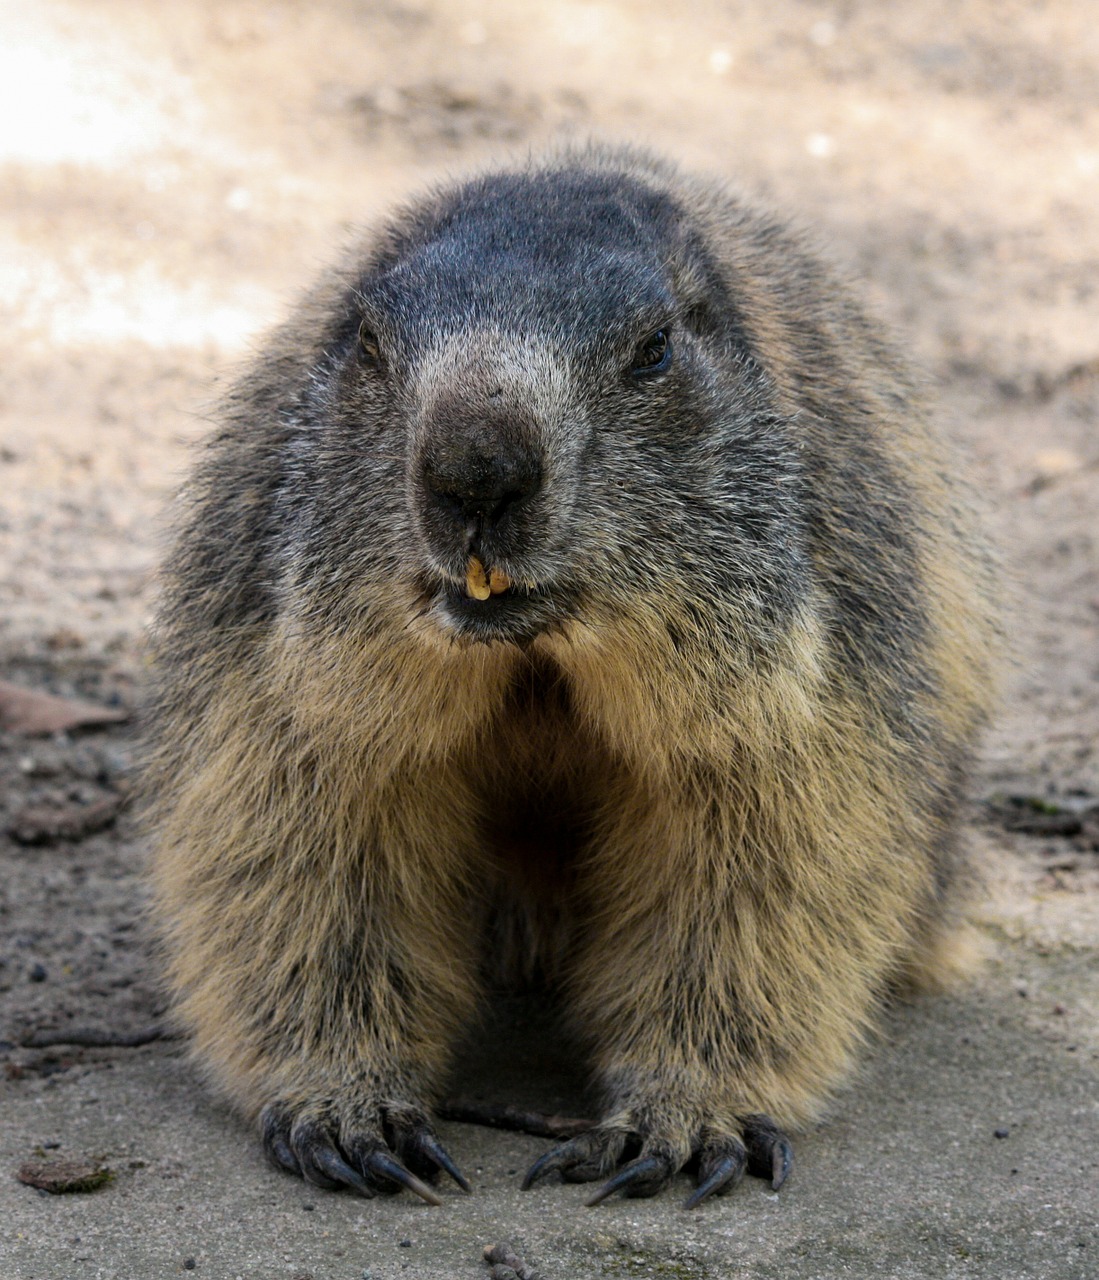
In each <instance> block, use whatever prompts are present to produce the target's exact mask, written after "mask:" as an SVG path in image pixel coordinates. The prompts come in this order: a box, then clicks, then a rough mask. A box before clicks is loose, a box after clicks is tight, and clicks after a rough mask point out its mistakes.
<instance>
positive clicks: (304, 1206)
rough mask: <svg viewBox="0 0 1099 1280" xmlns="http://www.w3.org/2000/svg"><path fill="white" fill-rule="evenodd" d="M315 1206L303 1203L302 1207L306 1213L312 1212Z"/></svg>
mask: <svg viewBox="0 0 1099 1280" xmlns="http://www.w3.org/2000/svg"><path fill="white" fill-rule="evenodd" d="M316 1207H317V1206H316V1205H315V1204H303V1205H302V1208H303V1209H304V1210H305V1212H306V1213H312V1212H313V1210H314V1209H315V1208H316Z"/></svg>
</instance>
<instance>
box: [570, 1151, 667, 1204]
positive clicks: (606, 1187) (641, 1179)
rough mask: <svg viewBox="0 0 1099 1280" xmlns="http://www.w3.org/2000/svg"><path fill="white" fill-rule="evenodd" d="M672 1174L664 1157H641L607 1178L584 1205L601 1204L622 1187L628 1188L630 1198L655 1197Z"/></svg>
mask: <svg viewBox="0 0 1099 1280" xmlns="http://www.w3.org/2000/svg"><path fill="white" fill-rule="evenodd" d="M674 1172H675V1170H674V1168H673V1167H672V1163H671V1161H669V1160H668V1159H667V1158H666V1157H664V1156H655V1155H654V1156H641V1157H639V1158H638V1159H637V1160H631V1161H630V1163H629V1164H628V1165H625V1166H624V1167H623V1168H621V1169H619V1171H618V1172H617V1173H616V1174H615V1175H614V1177H613V1178H608V1179H607V1181H606V1182H604V1183H603V1185H602V1186H601V1187H600V1188H599V1190H598V1191H597V1192H596V1193H595V1195H593V1196H589V1197H588V1199H587V1200H585V1201H584V1203H585V1204H586V1205H587V1206H588V1207H589V1208H592V1207H594V1206H595V1205H597V1204H602V1203H603V1201H604V1200H606V1198H607V1197H608V1196H612V1195H614V1193H615V1192H616V1191H618V1190H620V1189H621V1188H622V1187H628V1188H629V1190H628V1191H627V1193H626V1194H627V1195H631V1196H652V1195H656V1193H657V1192H658V1191H659V1190H660V1188H661V1187H663V1186H664V1185H665V1184H666V1183H667V1182H668V1181H669V1179H670V1178H671V1176H672V1174H673V1173H674Z"/></svg>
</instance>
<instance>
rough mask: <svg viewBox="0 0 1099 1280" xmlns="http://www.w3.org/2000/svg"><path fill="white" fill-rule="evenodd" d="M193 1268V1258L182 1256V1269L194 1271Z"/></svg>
mask: <svg viewBox="0 0 1099 1280" xmlns="http://www.w3.org/2000/svg"><path fill="white" fill-rule="evenodd" d="M194 1269H195V1260H194V1258H184V1259H183V1270H184V1271H194Z"/></svg>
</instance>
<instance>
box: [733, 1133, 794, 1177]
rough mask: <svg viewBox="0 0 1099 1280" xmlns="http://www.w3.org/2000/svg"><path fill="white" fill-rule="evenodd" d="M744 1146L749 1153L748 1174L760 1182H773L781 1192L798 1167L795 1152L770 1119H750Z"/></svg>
mask: <svg viewBox="0 0 1099 1280" xmlns="http://www.w3.org/2000/svg"><path fill="white" fill-rule="evenodd" d="M744 1145H745V1147H747V1149H748V1172H749V1173H750V1174H752V1175H753V1176H754V1177H757V1178H770V1180H771V1187H772V1189H773V1190H775V1191H777V1190H778V1189H779V1187H781V1186H782V1184H783V1183H784V1182H785V1181H786V1179H787V1178H788V1177H789V1176H790V1170H791V1169H792V1168H793V1167H794V1148H793V1147H792V1146H791V1145H790V1139H789V1138H788V1137H787V1136H786V1135H785V1134H784V1133H783V1132H782V1130H781V1129H780V1128H779V1127H778V1125H777V1124H775V1122H774V1121H773V1120H772V1119H771V1118H770V1116H746V1117H745V1120H744Z"/></svg>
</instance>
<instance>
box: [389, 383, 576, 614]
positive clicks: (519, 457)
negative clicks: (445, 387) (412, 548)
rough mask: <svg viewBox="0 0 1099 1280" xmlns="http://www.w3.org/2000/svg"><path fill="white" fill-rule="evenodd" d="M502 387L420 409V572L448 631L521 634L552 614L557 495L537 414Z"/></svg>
mask: <svg viewBox="0 0 1099 1280" xmlns="http://www.w3.org/2000/svg"><path fill="white" fill-rule="evenodd" d="M518 400H519V398H518V397H517V396H515V395H509V394H506V393H505V392H504V391H503V390H502V389H500V388H498V387H495V386H494V387H492V388H489V389H488V390H487V391H485V392H483V393H476V394H470V393H469V392H468V391H466V393H465V394H464V395H460V396H450V397H446V398H445V399H443V400H440V401H438V402H436V403H434V404H433V405H431V406H430V408H429V409H428V410H427V412H426V413H425V416H424V419H423V422H422V425H421V430H420V431H419V433H418V437H419V438H418V441H417V447H416V448H415V449H414V451H413V455H412V459H411V476H410V479H411V485H410V491H411V501H412V504H413V509H414V515H415V519H416V523H417V525H418V527H419V529H420V532H421V535H422V537H423V541H424V544H425V545H424V550H425V552H426V563H425V565H424V570H425V573H426V576H427V578H428V580H429V581H433V586H432V589H433V591H434V594H435V595H436V597H437V599H438V601H439V603H440V605H441V613H439V614H437V616H438V617H439V619H440V621H442V622H443V624H444V627H445V629H446V630H448V631H449V630H454V629H456V630H457V631H459V632H460V633H462V634H465V635H467V636H469V637H471V638H474V639H480V640H496V639H510V640H521V639H523V638H530V637H532V636H533V635H536V634H537V633H538V632H539V631H541V630H542V629H544V627H545V626H546V625H547V624H548V622H549V621H550V617H551V613H552V609H551V602H550V599H549V597H548V595H547V593H546V591H545V590H542V589H540V587H539V585H538V583H539V582H540V581H544V571H543V567H544V565H545V563H546V561H547V553H548V551H549V547H550V543H551V542H552V541H553V526H554V514H553V511H552V509H551V508H552V505H553V499H554V494H553V493H551V492H550V488H551V485H550V480H549V473H550V470H551V468H550V463H549V459H548V453H547V445H546V441H545V439H544V432H543V430H542V428H541V425H540V424H539V422H538V421H537V415H536V414H535V413H534V412H533V411H532V410H531V409H530V408H529V407H528V406H525V405H523V404H521V403H519V402H518Z"/></svg>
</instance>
